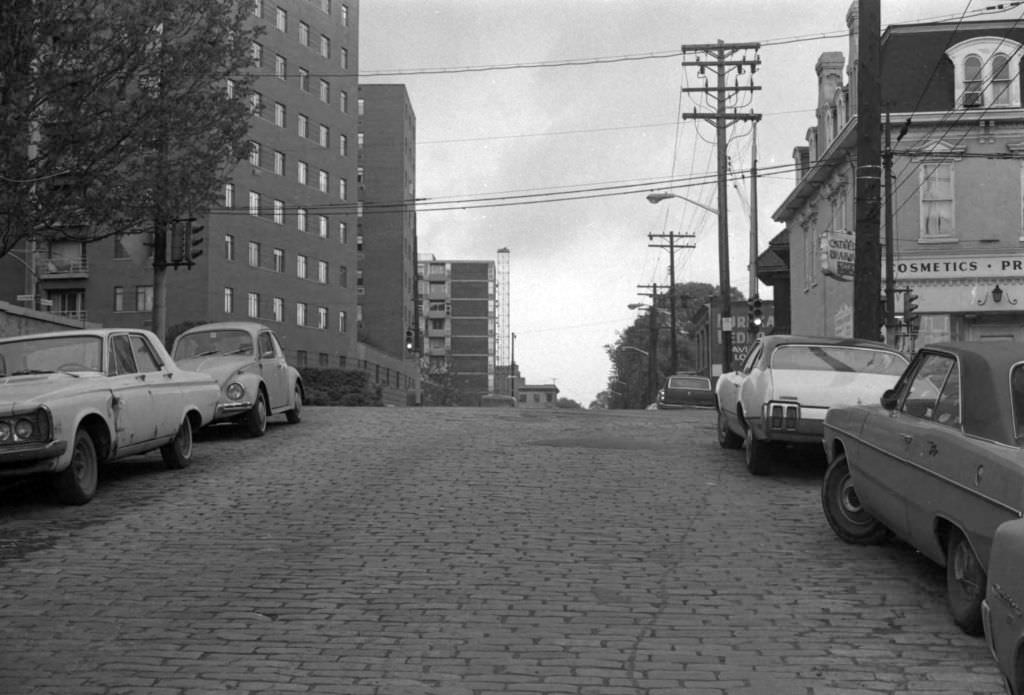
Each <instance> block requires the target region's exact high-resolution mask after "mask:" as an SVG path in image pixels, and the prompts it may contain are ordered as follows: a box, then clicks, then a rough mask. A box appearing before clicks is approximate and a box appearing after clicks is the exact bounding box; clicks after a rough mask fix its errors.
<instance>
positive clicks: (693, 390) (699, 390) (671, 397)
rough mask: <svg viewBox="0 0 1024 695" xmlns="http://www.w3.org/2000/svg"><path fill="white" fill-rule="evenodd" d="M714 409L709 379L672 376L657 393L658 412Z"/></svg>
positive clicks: (685, 375)
mask: <svg viewBox="0 0 1024 695" xmlns="http://www.w3.org/2000/svg"><path fill="white" fill-rule="evenodd" d="M694 406H696V407H700V408H714V407H715V392H714V390H713V389H712V388H711V379H708V378H707V377H706V376H700V375H699V374H673V375H672V376H670V377H669V378H668V379H667V380H666V381H665V388H663V389H661V390H660V391H658V410H669V409H671V408H688V407H694Z"/></svg>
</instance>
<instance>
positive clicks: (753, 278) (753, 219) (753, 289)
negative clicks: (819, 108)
mask: <svg viewBox="0 0 1024 695" xmlns="http://www.w3.org/2000/svg"><path fill="white" fill-rule="evenodd" d="M751 128H752V130H751V141H750V267H749V268H748V270H749V271H750V292H749V293H748V294H747V297H749V298H750V299H757V298H758V297H759V296H760V294H761V293H760V292H758V289H757V288H758V284H757V121H754V122H753V123H752V124H751Z"/></svg>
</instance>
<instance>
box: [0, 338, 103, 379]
mask: <svg viewBox="0 0 1024 695" xmlns="http://www.w3.org/2000/svg"><path fill="white" fill-rule="evenodd" d="M102 370H103V339H102V338H101V337H100V336H98V335H72V336H61V337H39V338H33V337H32V336H25V338H24V339H21V340H12V341H9V342H4V343H0V376H16V375H18V374H47V373H50V372H99V371H102Z"/></svg>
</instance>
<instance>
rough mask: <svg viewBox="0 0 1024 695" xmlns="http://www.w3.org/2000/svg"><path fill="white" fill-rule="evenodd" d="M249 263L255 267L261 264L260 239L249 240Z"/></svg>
mask: <svg viewBox="0 0 1024 695" xmlns="http://www.w3.org/2000/svg"><path fill="white" fill-rule="evenodd" d="M249 265H251V266H252V267H253V268H259V266H260V243H259V242H258V241H250V242H249Z"/></svg>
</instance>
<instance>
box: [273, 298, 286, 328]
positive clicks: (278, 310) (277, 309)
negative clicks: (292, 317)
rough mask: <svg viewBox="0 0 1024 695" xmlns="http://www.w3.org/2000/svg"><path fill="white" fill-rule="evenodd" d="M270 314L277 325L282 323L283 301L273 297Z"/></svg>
mask: <svg viewBox="0 0 1024 695" xmlns="http://www.w3.org/2000/svg"><path fill="white" fill-rule="evenodd" d="M271 312H272V313H273V314H274V320H275V321H277V322H278V323H281V322H282V321H284V300H283V299H281V298H280V297H274V299H273V301H272V302H271Z"/></svg>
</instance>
